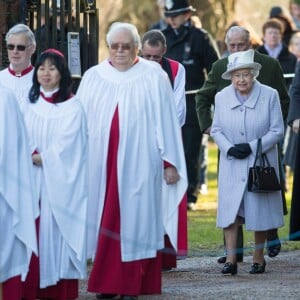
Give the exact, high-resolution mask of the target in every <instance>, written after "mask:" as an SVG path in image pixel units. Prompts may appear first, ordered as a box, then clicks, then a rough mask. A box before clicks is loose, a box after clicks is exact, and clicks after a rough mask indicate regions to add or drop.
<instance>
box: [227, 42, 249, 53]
mask: <svg viewBox="0 0 300 300" xmlns="http://www.w3.org/2000/svg"><path fill="white" fill-rule="evenodd" d="M246 47H247V44H246V43H237V44H234V43H229V48H230V50H237V51H241V50H244V49H245V48H246Z"/></svg>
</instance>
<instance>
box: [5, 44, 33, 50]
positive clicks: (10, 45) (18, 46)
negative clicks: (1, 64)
mask: <svg viewBox="0 0 300 300" xmlns="http://www.w3.org/2000/svg"><path fill="white" fill-rule="evenodd" d="M29 46H31V45H27V46H26V45H14V44H8V45H7V49H8V50H10V51H12V50H14V49H15V48H16V49H17V50H18V51H25V49H26V48H27V47H29Z"/></svg>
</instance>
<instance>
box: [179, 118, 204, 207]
mask: <svg viewBox="0 0 300 300" xmlns="http://www.w3.org/2000/svg"><path fill="white" fill-rule="evenodd" d="M182 139H183V147H184V154H185V161H186V168H187V176H188V189H187V197H188V202H190V203H196V201H197V192H196V191H197V187H198V181H199V179H198V177H199V153H200V147H201V139H202V133H201V131H200V128H199V125H198V124H187V125H184V126H183V127H182Z"/></svg>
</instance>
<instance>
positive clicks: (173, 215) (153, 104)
mask: <svg viewBox="0 0 300 300" xmlns="http://www.w3.org/2000/svg"><path fill="white" fill-rule="evenodd" d="M107 43H108V47H109V59H106V60H105V61H103V62H102V63H100V64H99V65H97V66H95V67H93V68H91V69H90V70H88V71H87V72H86V74H85V75H84V76H83V79H82V81H81V84H80V86H79V89H78V92H77V96H78V98H79V99H80V101H81V102H82V103H83V106H84V109H85V111H86V113H87V120H88V128H89V149H90V150H91V151H90V152H89V154H90V155H89V185H90V188H89V213H90V214H89V219H88V220H89V221H88V224H89V228H88V236H89V244H88V245H89V246H90V247H89V250H90V252H89V255H93V256H95V260H94V265H93V270H92V272H91V275H90V278H89V284H88V290H89V291H91V292H95V293H101V294H98V295H97V298H107V297H113V296H114V295H116V294H118V295H121V299H136V298H137V297H138V295H141V294H155V293H160V292H161V264H160V262H159V258H158V255H157V251H158V250H160V249H162V248H163V247H164V233H165V232H166V233H167V234H168V235H169V237H170V240H171V242H172V244H173V245H174V248H175V249H176V248H177V247H176V245H177V228H178V224H177V220H178V205H179V203H180V201H181V199H182V197H183V195H184V193H185V190H186V186H187V180H186V169H185V160H184V153H183V147H182V139H181V136H180V125H179V121H178V117H177V113H176V108H175V103H174V99H173V97H174V94H173V91H172V88H171V84H170V82H169V79H168V76H167V74H166V73H165V72H164V71H163V70H162V68H161V66H160V65H159V64H157V63H156V62H151V61H146V60H145V59H143V58H139V57H138V52H139V49H140V44H141V42H140V37H139V34H138V32H137V29H136V27H135V26H133V25H131V24H128V23H114V24H113V25H112V26H111V28H110V30H109V32H108V34H107Z"/></svg>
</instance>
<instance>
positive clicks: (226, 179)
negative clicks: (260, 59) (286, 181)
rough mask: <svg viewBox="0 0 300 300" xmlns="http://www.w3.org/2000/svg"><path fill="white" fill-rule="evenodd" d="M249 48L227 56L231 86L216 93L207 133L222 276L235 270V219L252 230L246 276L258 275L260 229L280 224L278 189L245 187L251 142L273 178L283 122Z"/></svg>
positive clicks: (261, 243) (273, 92) (262, 232)
mask: <svg viewBox="0 0 300 300" xmlns="http://www.w3.org/2000/svg"><path fill="white" fill-rule="evenodd" d="M253 56H254V51H253V50H248V51H242V52H236V53H233V54H231V55H230V56H229V58H228V65H227V71H226V72H225V73H223V74H222V78H223V79H227V80H231V82H232V84H231V85H230V86H228V87H226V88H224V89H223V90H222V91H220V92H219V93H218V94H217V95H216V99H215V113H214V118H213V124H212V129H211V136H212V137H213V138H214V140H215V142H216V144H217V145H218V147H219V149H220V161H219V175H218V176H219V177H218V185H219V191H218V193H219V198H218V213H217V226H218V227H220V228H223V230H224V236H225V240H226V251H227V260H226V263H225V265H224V267H223V269H222V273H223V274H232V275H234V274H236V273H237V263H236V252H237V251H236V240H237V238H236V236H237V229H238V225H239V224H240V223H244V224H245V227H246V230H251V231H254V239H255V249H254V253H253V263H252V266H251V269H250V273H251V274H257V273H263V272H264V271H265V266H266V261H265V260H264V255H263V248H264V243H265V240H266V231H267V230H269V229H272V228H279V227H282V226H283V225H284V221H283V208H282V199H281V193H280V191H276V192H270V193H260V194H258V193H253V192H248V190H247V178H248V171H249V167H251V166H252V165H253V163H254V158H255V153H256V148H257V140H258V138H261V139H262V151H263V152H264V153H266V154H267V156H268V159H269V161H270V164H271V165H272V166H274V167H275V169H276V172H277V176H278V160H277V157H278V156H277V145H276V144H277V143H278V142H279V141H280V140H281V139H282V137H283V132H284V126H283V119H282V113H281V109H280V102H279V96H278V93H277V91H276V90H274V89H272V88H270V87H268V86H266V85H263V84H261V83H259V82H258V81H257V80H256V79H255V78H256V77H257V76H258V74H259V70H260V68H261V65H260V64H258V63H255V62H254V61H253Z"/></svg>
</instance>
